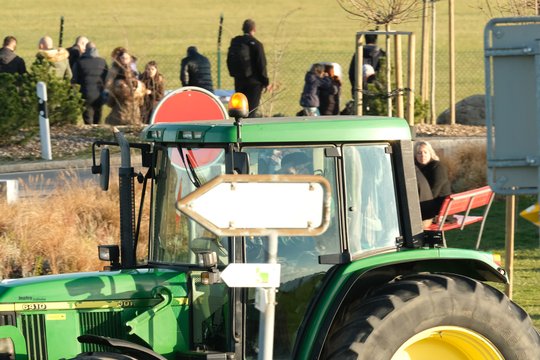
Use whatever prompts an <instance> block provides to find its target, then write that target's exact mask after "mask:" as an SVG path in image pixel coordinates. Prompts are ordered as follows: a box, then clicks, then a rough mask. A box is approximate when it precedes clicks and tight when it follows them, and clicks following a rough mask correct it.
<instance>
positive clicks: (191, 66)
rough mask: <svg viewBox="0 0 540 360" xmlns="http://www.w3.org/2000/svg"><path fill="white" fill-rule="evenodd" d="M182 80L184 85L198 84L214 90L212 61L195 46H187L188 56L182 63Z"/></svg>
mask: <svg viewBox="0 0 540 360" xmlns="http://www.w3.org/2000/svg"><path fill="white" fill-rule="evenodd" d="M180 82H181V83H182V86H198V87H201V88H203V89H206V90H208V91H210V92H214V86H213V84H212V68H211V65H210V61H209V60H208V58H207V57H206V56H204V55H201V54H200V53H199V52H198V51H197V48H196V47H195V46H190V47H188V48H187V57H185V58H183V59H182V62H181V64H180Z"/></svg>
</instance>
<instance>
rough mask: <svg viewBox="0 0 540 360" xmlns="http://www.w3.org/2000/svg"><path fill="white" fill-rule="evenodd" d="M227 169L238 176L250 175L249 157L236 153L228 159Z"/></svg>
mask: <svg viewBox="0 0 540 360" xmlns="http://www.w3.org/2000/svg"><path fill="white" fill-rule="evenodd" d="M225 167H226V168H227V169H228V171H230V172H236V173H237V174H249V156H248V154H247V153H245V152H235V153H233V154H232V157H227V158H226V160H225Z"/></svg>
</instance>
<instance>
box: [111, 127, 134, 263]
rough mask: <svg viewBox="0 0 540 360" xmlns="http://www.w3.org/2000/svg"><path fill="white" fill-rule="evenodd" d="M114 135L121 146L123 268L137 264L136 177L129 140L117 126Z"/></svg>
mask: <svg viewBox="0 0 540 360" xmlns="http://www.w3.org/2000/svg"><path fill="white" fill-rule="evenodd" d="M113 132H114V136H115V138H116V140H117V141H118V145H119V146H120V160H121V165H120V168H119V169H118V176H119V193H120V261H121V267H122V268H123V269H129V268H133V267H135V265H136V255H135V238H134V234H135V191H134V181H133V178H134V177H135V175H134V171H133V167H132V166H131V154H130V147H129V142H128V141H127V140H126V138H125V137H124V134H122V133H121V132H120V131H119V130H118V129H117V128H116V127H115V128H113Z"/></svg>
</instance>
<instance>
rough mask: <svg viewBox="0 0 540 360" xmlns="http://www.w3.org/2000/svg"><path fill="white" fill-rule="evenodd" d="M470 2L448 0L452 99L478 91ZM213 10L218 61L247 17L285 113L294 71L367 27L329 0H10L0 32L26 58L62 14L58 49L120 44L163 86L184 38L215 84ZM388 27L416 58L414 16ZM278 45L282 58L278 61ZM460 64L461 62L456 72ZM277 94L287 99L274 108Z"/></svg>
mask: <svg viewBox="0 0 540 360" xmlns="http://www.w3.org/2000/svg"><path fill="white" fill-rule="evenodd" d="M476 3H477V1H476V0H475V1H466V0H456V6H455V7H456V12H455V29H456V53H457V54H456V62H457V66H458V79H457V80H458V89H457V91H458V100H459V98H462V97H465V96H468V95H471V94H473V93H479V92H480V93H481V92H482V91H483V63H482V57H481V54H482V49H483V44H482V42H483V27H484V25H485V24H486V22H487V21H488V18H487V16H486V15H484V14H483V13H482V12H481V11H479V10H478V9H477V8H475V4H476ZM436 4H437V5H436V11H437V15H436V19H437V21H436V23H437V30H436V32H437V34H436V39H437V63H438V65H437V66H438V70H437V71H438V74H437V76H436V79H437V83H438V84H439V85H438V87H437V88H438V89H437V93H438V94H439V95H438V96H437V97H438V100H437V103H438V105H437V108H438V109H439V110H440V111H442V110H444V108H443V107H445V106H446V105H447V102H448V100H447V99H445V94H447V93H448V89H447V85H446V84H447V83H448V76H447V72H448V7H447V2H444V1H443V2H437V3H436ZM221 14H223V16H224V24H223V26H224V27H223V29H224V30H223V44H222V48H221V50H222V52H223V54H222V62H221V63H222V64H224V61H223V57H224V54H225V53H226V50H227V47H228V44H229V41H230V38H231V37H232V36H234V35H236V34H239V33H240V27H241V23H242V21H243V20H244V19H245V18H248V17H251V18H254V19H255V20H256V21H257V24H258V32H257V37H258V38H259V39H260V40H261V41H262V42H263V43H264V44H265V48H266V52H267V57H268V61H269V69H270V71H271V72H272V73H275V74H276V79H275V82H276V83H280V84H281V89H282V90H283V91H282V92H280V93H279V96H278V98H279V99H278V100H279V101H278V104H277V106H276V109H275V110H274V112H279V111H280V110H281V111H284V112H288V113H289V114H291V110H292V109H291V108H290V107H291V104H292V106H293V109H296V105H297V103H298V98H299V94H300V92H301V90H302V85H303V75H304V72H305V71H306V70H307V69H308V67H309V66H310V64H312V63H313V62H317V61H334V62H338V63H340V64H341V65H342V66H343V68H344V70H345V72H346V70H347V67H348V64H349V61H350V58H351V55H352V53H353V51H354V39H355V33H356V32H357V31H365V30H369V29H371V28H372V26H368V25H363V24H361V23H360V22H359V21H358V20H356V19H354V18H352V17H351V16H349V15H348V14H347V13H346V12H345V11H343V10H342V9H341V8H340V7H339V5H338V3H337V2H336V1H335V0H322V1H316V2H314V1H310V0H296V1H292V2H291V1H287V0H273V1H240V0H228V1H217V0H198V1H194V0H170V1H167V0H155V1H141V0H133V1H126V0H117V1H107V2H105V1H97V0H87V1H82V0H50V1H47V2H42V1H39V0H19V1H12V2H6V3H5V4H3V15H4V16H3V21H2V26H1V29H2V33H1V34H0V36H2V37H3V36H5V35H8V34H12V35H15V36H16V37H17V38H18V40H19V44H18V53H19V54H20V55H21V56H22V57H24V58H25V59H26V61H27V62H31V61H33V58H34V55H35V52H36V48H37V42H38V40H39V38H40V37H41V36H43V35H45V34H49V35H50V36H52V37H53V39H55V42H57V39H58V35H59V20H60V16H64V19H65V25H64V44H63V45H64V47H68V46H71V44H73V42H74V39H75V37H76V36H78V35H81V34H84V35H86V36H88V37H89V38H90V39H91V40H94V41H95V42H96V43H97V46H98V49H99V50H100V53H101V55H102V56H103V57H105V58H107V59H108V58H109V54H110V52H111V50H112V49H113V48H114V47H116V46H126V47H128V48H129V49H130V51H131V52H132V53H133V54H135V55H136V56H137V57H138V58H139V68H142V67H143V65H144V63H145V62H147V61H149V60H152V59H153V60H157V61H158V64H161V70H162V72H163V73H164V75H165V78H166V79H167V83H168V85H167V87H168V88H176V87H178V86H179V85H180V83H179V80H178V70H179V62H180V59H181V58H182V57H184V55H185V51H186V48H187V47H188V46H189V45H196V46H198V47H199V49H200V51H201V52H202V53H204V54H206V55H208V57H209V58H210V59H211V60H212V62H213V66H214V72H215V74H216V75H215V77H214V82H217V58H218V56H217V34H218V24H219V17H220V15H221ZM419 15H420V14H419ZM393 29H396V30H407V31H414V32H415V33H416V34H417V57H416V58H417V59H418V61H419V59H420V56H419V51H420V22H419V19H417V20H416V21H413V22H408V23H404V24H401V25H395V26H393ZM280 51H283V53H284V57H283V59H282V60H281V61H277V60H276V57H277V56H278V55H279V52H280ZM460 66H463V70H459V69H460ZM274 70H275V72H274ZM221 71H222V72H223V73H222V75H221V79H222V86H221V87H222V88H227V89H230V88H232V82H231V79H230V77H229V76H228V74H227V73H226V69H225V67H224V66H223V65H222V66H221ZM417 74H418V71H417ZM344 80H345V81H344V87H343V96H342V101H346V100H347V99H349V98H350V95H349V94H350V86H349V82H348V79H347V77H346V76H345V78H344ZM460 83H461V85H460ZM266 100H268V99H266ZM279 102H285V103H287V106H281V107H280V104H279ZM285 109H286V110H285Z"/></svg>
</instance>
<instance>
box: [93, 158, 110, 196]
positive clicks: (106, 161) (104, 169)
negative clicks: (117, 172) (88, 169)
mask: <svg viewBox="0 0 540 360" xmlns="http://www.w3.org/2000/svg"><path fill="white" fill-rule="evenodd" d="M92 151H93V154H95V150H92ZM92 158H93V162H94V165H92V174H97V175H100V178H99V186H100V187H101V189H102V190H103V191H107V190H109V174H110V171H111V156H110V152H109V148H108V147H104V148H102V149H101V153H100V159H99V162H100V164H99V165H96V160H95V156H94V155H92Z"/></svg>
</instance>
